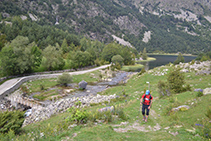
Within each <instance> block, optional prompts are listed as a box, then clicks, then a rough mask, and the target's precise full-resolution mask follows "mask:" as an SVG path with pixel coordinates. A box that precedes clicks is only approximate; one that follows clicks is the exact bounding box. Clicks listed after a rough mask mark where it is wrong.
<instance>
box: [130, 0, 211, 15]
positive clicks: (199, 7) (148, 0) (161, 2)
mask: <svg viewBox="0 0 211 141" xmlns="http://www.w3.org/2000/svg"><path fill="white" fill-rule="evenodd" d="M138 3H139V4H140V3H141V6H145V9H148V10H149V11H153V10H154V8H155V6H156V8H159V9H162V10H165V11H175V12H180V10H181V9H183V8H184V9H189V10H190V11H193V12H194V13H195V14H197V15H198V14H199V15H200V14H204V13H205V12H206V10H210V9H211V3H210V2H209V1H208V0H200V1H199V0H156V1H155V0H134V5H136V6H140V5H138Z"/></svg>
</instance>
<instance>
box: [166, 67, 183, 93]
mask: <svg viewBox="0 0 211 141" xmlns="http://www.w3.org/2000/svg"><path fill="white" fill-rule="evenodd" d="M184 79H185V76H184V74H183V73H181V72H180V69H178V68H174V69H173V71H171V72H170V73H169V75H168V78H167V81H168V87H169V88H170V90H171V91H172V92H175V93H180V92H183V91H184V88H183V85H184V84H185V80H184Z"/></svg>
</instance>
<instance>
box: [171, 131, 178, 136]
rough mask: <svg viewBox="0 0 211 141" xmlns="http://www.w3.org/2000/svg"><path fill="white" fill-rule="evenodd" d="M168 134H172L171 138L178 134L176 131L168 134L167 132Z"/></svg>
mask: <svg viewBox="0 0 211 141" xmlns="http://www.w3.org/2000/svg"><path fill="white" fill-rule="evenodd" d="M169 134H172V135H173V136H176V135H178V134H179V133H178V132H177V131H176V132H170V131H169Z"/></svg>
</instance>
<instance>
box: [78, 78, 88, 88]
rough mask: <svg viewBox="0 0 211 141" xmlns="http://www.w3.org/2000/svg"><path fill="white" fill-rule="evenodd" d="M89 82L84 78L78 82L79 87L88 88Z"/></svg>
mask: <svg viewBox="0 0 211 141" xmlns="http://www.w3.org/2000/svg"><path fill="white" fill-rule="evenodd" d="M87 84H88V83H87V82H86V81H84V80H82V81H81V82H79V83H78V86H79V89H86V86H87Z"/></svg>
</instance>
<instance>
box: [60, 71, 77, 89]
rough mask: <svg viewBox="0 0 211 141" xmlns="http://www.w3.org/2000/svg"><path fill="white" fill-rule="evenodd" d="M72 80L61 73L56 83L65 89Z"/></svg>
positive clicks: (66, 74)
mask: <svg viewBox="0 0 211 141" xmlns="http://www.w3.org/2000/svg"><path fill="white" fill-rule="evenodd" d="M72 80H73V78H72V76H71V75H70V74H68V73H63V74H62V75H60V76H59V77H58V79H57V83H58V84H60V85H64V86H65V87H66V86H67V84H68V83H71V82H72Z"/></svg>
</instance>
